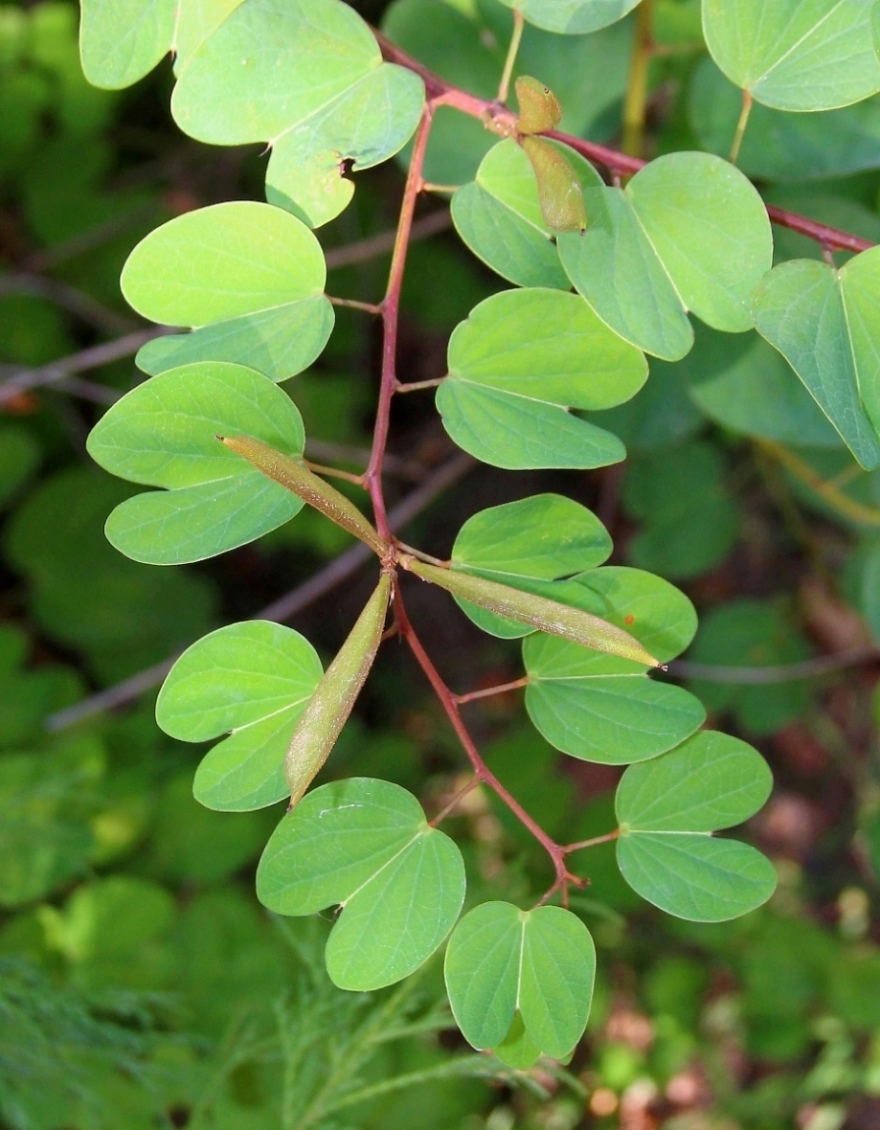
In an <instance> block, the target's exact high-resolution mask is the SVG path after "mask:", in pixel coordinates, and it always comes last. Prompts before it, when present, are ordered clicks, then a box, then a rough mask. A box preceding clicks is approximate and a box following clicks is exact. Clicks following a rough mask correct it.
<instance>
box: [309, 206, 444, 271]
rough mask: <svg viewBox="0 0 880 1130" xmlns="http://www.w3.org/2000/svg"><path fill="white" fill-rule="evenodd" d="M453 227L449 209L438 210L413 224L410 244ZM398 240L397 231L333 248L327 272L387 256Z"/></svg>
mask: <svg viewBox="0 0 880 1130" xmlns="http://www.w3.org/2000/svg"><path fill="white" fill-rule="evenodd" d="M451 227H452V216H451V215H450V212H449V209H448V208H438V209H437V211H436V212H431V213H430V214H429V215H427V216H423V217H422V218H421V219H420V220H416V221H415V222H414V223H413V226H412V231H411V232H410V242H411V243H412V242H414V241H415V240H418V239H427V238H428V237H429V236H432V235H437V234H438V233H439V232H443V231H448V230H449V229H450V228H451ZM396 238H397V230H396V229H395V230H394V231H383V232H380V233H379V234H378V235H371V236H369V238H367V239H361V240H358V242H357V243H349V244H347V245H346V246H344V247H331V248H330V250H329V251H328V252H326V254H325V256H324V258H325V259H326V261H327V270H328V271H332V270H334V269H335V268H336V267H350V266H351V265H352V264H354V263H366V262H368V261H369V260H370V259H376V258H378V257H379V256H380V255H386V254H387V253H388V252H390V251H393V250H394V241H395V239H396Z"/></svg>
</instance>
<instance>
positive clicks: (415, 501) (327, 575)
mask: <svg viewBox="0 0 880 1130" xmlns="http://www.w3.org/2000/svg"><path fill="white" fill-rule="evenodd" d="M475 465H476V464H475V462H474V460H473V459H472V458H471V457H470V456H469V455H464V454H459V455H456V456H454V457H453V458H452V459H450V460H449V461H448V462H446V463H444V464H442V465H441V466H440V467H438V468H437V470H436V471H434V472H432V474H430V475H429V476H428V477H427V478H426V479H425V481H424V482H423V483H422V485H421V486H419V487H416V489H415V490H414V491H412V492H411V493H410V494H408V495H407V496H406V498H404V499H403V500H402V501H401V502H399V503H398V504H397V506H395V507H394V508H393V509H392V510H391V511H390V512H389V514H388V524H389V525H390V526H391V528H392V529H400V528H401V527H402V526H405V525H406V524H407V522H410V521H412V519H413V518H415V517H416V516H417V515H418V514H421V512H422V511H423V510H425V509H427V507H428V506H430V505H431V503H432V502H433V501H434V500H435V499H436V498H437V497H438V495H440V494H442V493H443V491H444V490H446V489H447V488H448V487H450V486H452V485H453V484H454V483H456V482H458V480H459V479H461V478H462V477H463V476H464V475H466V474H467V472H468V471H470V470H471V468H473V467H474V466H475ZM371 558H372V554H371V552H370V550H369V549H368V548H367V547H366V546H365V545H363V544H361V543H358V544H357V545H353V546H352V547H351V549H348V550H346V552H345V553H343V554H341V555H340V556H339V557H337V558H336V559H335V560H334V561H331V562H330V564H329V565H327V566H325V568H323V569H321V570H320V571H319V572H318V573H316V574H315V575H314V576H313V577H311V578H310V579H309V580H308V581H305V582H304V583H303V584H301V585H298V586H297V587H296V588H295V589H293V590H292V591H291V592H289V593H286V594H285V595H284V596H282V597H279V599H278V600H275V601H273V602H272V603H271V604H269V605H267V606H266V607H265V608H262V609H260V611H259V612H255V613H254V615H253V616H252V617H251V618H252V619H254V620H275V621H277V622H278V623H283V622H284V621H286V620H288V619H290V617H291V616H294V615H295V614H296V613H297V612H301V611H302V610H303V609H304V608H306V607H308V605H310V604H313V603H314V602H315V601H316V600H318V599H319V598H320V597H322V596H324V595H326V593H328V592H330V591H331V590H332V589H334V588H335V587H336V585H338V584H340V583H341V582H342V581H344V580H346V579H347V578H348V577H350V576H351V575H352V574H353V573H355V572H356V571H357V570H358V569H359V568H360V567H361V565H363V564H364V563H365V562H366V561H368V560H370V559H371ZM178 654H179V652H176V653H175V654H174V655H170V656H169V657H168V658H167V659H163V660H162V662H161V663H155V664H153V666H152V667H148V668H147V669H146V670H144V671H139V672H138V674H136V675H132V676H131V677H130V678H128V679H124V680H123V681H122V682H121V683H117V684H116V685H115V686H112V687H107V688H106V689H105V690H103V691H99V692H98V693H97V694H93V695H91V696H90V697H89V698H85V699H83V700H82V702H77V703H75V704H74V705H73V706H69V707H67V708H66V709H65V710H59V711H58V712H57V713H55V714H50V715H49V717H48V718H47V719H46V728H47V729H48V730H51V731H58V730H66V729H68V727H70V726H74V725H76V723H77V722H82V721H84V720H85V719H86V718H91V717H93V716H94V715H95V714H100V713H101V712H102V711H104V710H113V709H116V708H117V707H120V706H124V705H125V704H126V703H129V702H132V701H133V700H134V699H136V698H138V697H139V696H140V695H142V694H144V692H145V691H148V690H152V688H153V687H157V686H158V685H159V684H160V683H161V682H162V680H163V679H164V678H165V676H166V675H167V674H168V672H169V671H170V670H171V668H172V666H173V665H174V662H175V660H176V659H177V656H178Z"/></svg>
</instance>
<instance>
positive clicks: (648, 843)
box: [616, 731, 776, 922]
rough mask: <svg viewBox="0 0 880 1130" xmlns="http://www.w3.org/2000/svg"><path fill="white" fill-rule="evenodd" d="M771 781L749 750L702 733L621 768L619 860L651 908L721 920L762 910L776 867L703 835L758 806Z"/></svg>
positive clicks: (740, 845)
mask: <svg viewBox="0 0 880 1130" xmlns="http://www.w3.org/2000/svg"><path fill="white" fill-rule="evenodd" d="M771 785H772V778H771V776H770V771H769V769H768V768H767V765H766V763H765V761H764V759H763V758H762V757H761V755H760V754H759V753H757V752H756V751H755V750H754V749H752V748H751V746H748V745H746V744H745V742H741V741H739V740H738V739H737V738H732V737H729V736H728V735H727V734H719V733H713V732H711V731H704V732H703V733H700V734H697V735H696V736H695V737H693V738H691V739H690V740H689V741H687V742H685V743H684V744H683V745H681V746H680V747H679V748H678V749H674V750H672V751H671V752H670V753H667V754H664V755H663V756H662V757H658V758H657V759H656V760H654V761H649V762H646V763H645V764H642V765H633V766H631V767H630V768H629V769H627V771H626V773H624V775H623V778H622V780H621V782H620V785H619V786H618V790H617V800H616V808H617V817H618V820H619V821H620V833H621V834H620V837H619V839H618V841H617V860H618V864H619V866H620V870H621V871H622V872H623V875H624V878H625V879H626V880H627V882H628V883H629V884H630V886H631V887H633V889H634V890H636V891H638V893H639V894H640V895H642V897H643V898H646V899H647V900H648V901H649V902H652V903H654V905H655V906H658V907H660V909H661V910H665V911H666V912H667V913H668V914H674V915H676V916H677V917H679V918H686V919H689V920H690V921H694V922H722V921H725V920H727V919H729V918H736V917H738V916H739V915H741V914H746V913H747V912H748V911H749V910H754V908H755V907H757V906H760V905H761V903H763V902H766V900H767V899H768V898H769V897H770V895H771V894H772V893H773V890H774V887H775V886H776V873H775V871H774V869H773V866H772V865H771V863H770V862H769V860H767V859H766V858H765V857H764V856H763V855H761V853H760V852H758V851H755V849H754V848H752V847H749V845H748V844H743V843H740V842H739V841H737V840H724V839H722V840H719V839H713V838H712V837H711V836H710V835H709V833H710V832H713V831H716V830H719V829H722V828H728V827H730V826H731V825H733V824H739V823H741V822H742V821H743V820H745V819H747V818H748V817H749V816H751V815H752V814H753V813H754V812H756V811H757V810H758V808H760V807H761V805H762V804H763V803H764V801H765V800H766V799H767V796H768V795H769V793H770V788H771Z"/></svg>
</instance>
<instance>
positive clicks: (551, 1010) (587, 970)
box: [445, 902, 596, 1061]
mask: <svg viewBox="0 0 880 1130" xmlns="http://www.w3.org/2000/svg"><path fill="white" fill-rule="evenodd" d="M595 971H596V951H595V947H594V945H593V940H592V938H591V937H590V934H589V931H588V930H587V928H586V926H584V924H583V923H582V922H581V921H580V919H579V918H576V917H575V916H574V915H573V914H571V913H570V912H569V911H567V910H563V909H562V908H561V907H556V906H540V907H538V908H537V909H536V910H532V911H524V910H519V909H518V908H517V907H515V906H513V905H511V904H510V903H505V902H488V903H483V904H482V905H481V906H478V907H476V908H475V909H474V910H472V911H470V913H469V914H466V915H465V917H464V918H463V919H462V920H461V922H460V923H459V924H458V926H457V927H456V928H455V931H454V932H453V934H452V937H451V938H450V939H449V945H448V947H447V949H446V963H445V976H446V988H447V992H448V993H449V1001H450V1004H451V1005H452V1011H453V1014H454V1016H455V1019H456V1023H457V1024H458V1026H459V1028H461V1031H462V1034H463V1035H464V1037H465V1039H467V1040H468V1041H469V1042H470V1043H471V1044H472V1045H473V1046H474V1047H475V1048H480V1049H482V1048H489V1047H491V1048H497V1047H498V1046H499V1045H502V1044H503V1043H504V1042H505V1041H506V1040H508V1039H510V1038H511V1035H513V1036H516V1035H519V1036H520V1038H521V1037H522V1036H523V1035H524V1036H525V1037H526V1038H527V1040H528V1041H530V1042H531V1044H532V1045H534V1047H535V1048H537V1050H538V1051H539V1052H543V1053H544V1054H546V1055H550V1056H553V1057H554V1058H556V1059H561V1058H564V1057H565V1056H566V1055H568V1054H569V1053H570V1052H571V1050H572V1049H573V1048H574V1046H575V1044H576V1043H577V1042H578V1040H579V1039H580V1038H581V1036H582V1035H583V1031H584V1028H585V1027H586V1023H587V1019H588V1017H589V1014H590V1004H591V1002H592V996H593V981H594V978H595ZM517 1014H518V1015H519V1017H520V1020H521V1025H522V1028H523V1029H524V1032H523V1033H519V1034H518V1033H516V1032H515V1031H514V1032H513V1033H511V1029H512V1027H513V1026H514V1022H515V1018H516V1015H517ZM529 1054H531V1053H529ZM502 1058H505V1057H504V1056H503V1055H502ZM526 1058H528V1056H527V1057H526ZM506 1061H507V1060H506Z"/></svg>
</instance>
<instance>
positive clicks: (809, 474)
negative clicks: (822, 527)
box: [756, 440, 880, 526]
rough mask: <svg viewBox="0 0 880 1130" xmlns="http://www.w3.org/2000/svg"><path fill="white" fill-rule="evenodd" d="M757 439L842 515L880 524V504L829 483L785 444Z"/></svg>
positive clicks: (761, 448)
mask: <svg viewBox="0 0 880 1130" xmlns="http://www.w3.org/2000/svg"><path fill="white" fill-rule="evenodd" d="M756 442H757V445H758V447H759V448H760V450H762V451H765V452H767V454H768V455H771V456H772V457H773V458H774V459H777V460H778V461H779V462H780V463H781V464H782V466H783V467H784V468H785V469H786V470H787V471H790V472H791V473H792V474H793V475H794V476H795V478H797V479H800V481H801V482H802V483H803V484H804V485H805V486H808V487H809V488H810V490H812V491H815V492H816V494H818V495H819V497H820V498H821V499H823V500H824V501H825V502H827V503H828V505H829V506H831V507H833V508H834V509H835V510H836V511H837V512H838V514H842V515H843V516H844V517H845V518H849V519H850V520H851V521H853V522H860V523H861V524H863V525H866V526H880V509H878V507H876V506H866V505H865V504H864V503H863V502H858V501H857V500H856V499H854V498H850V496H849V495H848V494H844V492H843V491H842V490H840V488H839V487H838V486H837V485H836V484H835V483H834V482H827V481H826V480H825V479H823V478H822V476H821V475H820V474H819V473H818V471H815V470H813V468H812V467H811V466H810V464H809V463H807V462H806V460H804V459H801V457H800V456H799V455H795V453H794V452H793V451H789V450H788V448H787V447H783V445H782V444H781V443H772V442H771V441H770V440H759V441H756Z"/></svg>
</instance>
